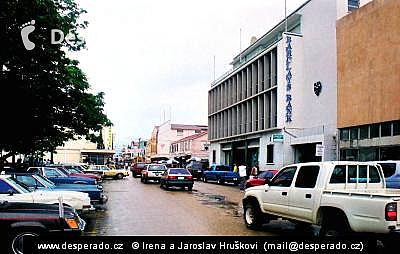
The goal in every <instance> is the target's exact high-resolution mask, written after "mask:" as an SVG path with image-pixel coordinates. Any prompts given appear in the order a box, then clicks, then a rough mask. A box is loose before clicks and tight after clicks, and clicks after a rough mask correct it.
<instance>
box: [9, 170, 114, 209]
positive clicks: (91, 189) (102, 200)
mask: <svg viewBox="0 0 400 254" xmlns="http://www.w3.org/2000/svg"><path fill="white" fill-rule="evenodd" d="M8 174H9V175H11V176H12V177H14V178H15V179H17V180H18V181H20V182H22V183H24V184H25V185H26V186H28V187H29V189H30V190H32V191H34V190H43V191H80V192H84V193H87V194H88V195H89V198H90V203H91V204H92V205H93V206H94V207H96V208H102V206H103V205H104V204H106V202H107V200H108V197H107V196H106V195H105V194H104V193H103V187H102V186H99V185H90V184H59V185H55V184H54V183H53V182H52V181H50V180H49V179H47V178H46V177H44V176H42V175H39V174H31V173H11V172H10V173H8Z"/></svg>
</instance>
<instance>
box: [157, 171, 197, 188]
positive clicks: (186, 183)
mask: <svg viewBox="0 0 400 254" xmlns="http://www.w3.org/2000/svg"><path fill="white" fill-rule="evenodd" d="M172 186H174V187H183V188H185V187H187V188H188V190H192V188H193V176H192V174H190V172H189V170H187V169H186V168H169V169H167V170H165V171H164V173H162V175H161V178H160V187H165V189H167V190H168V189H169V188H170V187H172Z"/></svg>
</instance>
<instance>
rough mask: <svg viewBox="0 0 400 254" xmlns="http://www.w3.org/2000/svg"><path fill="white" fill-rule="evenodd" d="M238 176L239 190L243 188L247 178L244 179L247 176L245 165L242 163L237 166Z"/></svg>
mask: <svg viewBox="0 0 400 254" xmlns="http://www.w3.org/2000/svg"><path fill="white" fill-rule="evenodd" d="M239 176H240V184H239V188H240V189H241V190H244V187H245V184H246V180H247V179H246V178H247V167H246V166H245V165H243V164H242V165H240V166H239Z"/></svg>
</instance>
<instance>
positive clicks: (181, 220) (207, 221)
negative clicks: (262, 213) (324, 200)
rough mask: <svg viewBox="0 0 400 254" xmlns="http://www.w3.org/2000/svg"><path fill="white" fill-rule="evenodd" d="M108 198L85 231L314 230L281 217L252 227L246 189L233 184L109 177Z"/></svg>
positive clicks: (275, 232)
mask: <svg viewBox="0 0 400 254" xmlns="http://www.w3.org/2000/svg"><path fill="white" fill-rule="evenodd" d="M103 189H104V193H105V194H106V195H107V196H108V198H109V200H108V203H107V206H106V207H105V208H104V210H99V211H97V212H96V216H95V218H94V219H90V220H88V221H87V223H88V224H87V228H86V230H85V232H84V235H90V236H117V235H123V236H132V235H189V236H190V235H226V236H228V235H248V236H251V235H252V236H263V235H264V236H273V235H274V236H279V235H292V236H296V235H297V236H304V234H308V235H310V236H311V235H315V234H316V231H315V230H314V228H312V227H310V228H308V229H300V228H299V227H297V226H296V225H295V224H293V223H291V222H288V221H285V220H277V221H275V222H273V223H270V224H267V225H264V226H263V227H262V228H261V229H260V230H258V231H253V230H249V229H248V228H247V227H246V225H245V223H244V221H243V206H242V201H241V199H242V197H243V191H241V190H240V189H239V187H238V186H237V185H234V184H224V185H220V184H217V183H216V182H211V181H210V182H208V183H204V182H202V181H195V182H194V185H193V189H192V190H191V191H188V190H187V189H184V188H177V187H171V188H170V189H169V190H168V191H166V190H164V189H163V188H160V183H159V182H155V181H149V182H148V183H146V184H144V183H142V182H141V181H140V179H139V178H134V177H132V176H131V177H127V178H124V179H123V180H119V181H111V180H110V181H104V183H103Z"/></svg>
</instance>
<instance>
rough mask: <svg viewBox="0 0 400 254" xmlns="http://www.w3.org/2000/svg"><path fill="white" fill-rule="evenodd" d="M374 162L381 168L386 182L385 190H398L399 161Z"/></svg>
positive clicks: (399, 184)
mask: <svg viewBox="0 0 400 254" xmlns="http://www.w3.org/2000/svg"><path fill="white" fill-rule="evenodd" d="M374 162H375V163H378V164H379V165H381V167H382V170H383V174H384V175H385V180H386V188H395V189H400V161H398V160H388V161H374Z"/></svg>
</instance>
